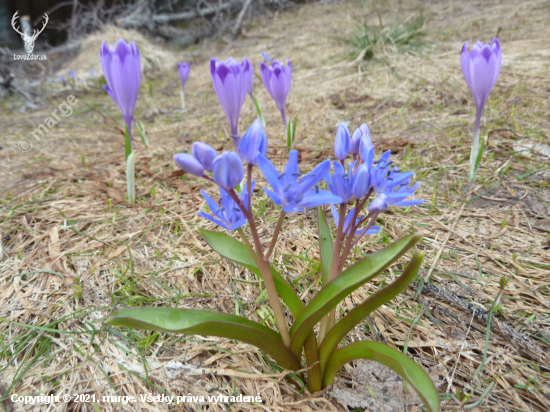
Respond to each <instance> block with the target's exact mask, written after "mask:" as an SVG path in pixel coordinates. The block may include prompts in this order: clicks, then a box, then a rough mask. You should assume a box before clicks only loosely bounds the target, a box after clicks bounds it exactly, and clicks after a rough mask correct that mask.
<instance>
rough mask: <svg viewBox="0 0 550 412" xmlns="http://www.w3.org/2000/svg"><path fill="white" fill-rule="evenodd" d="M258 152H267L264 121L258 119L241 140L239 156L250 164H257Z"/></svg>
mask: <svg viewBox="0 0 550 412" xmlns="http://www.w3.org/2000/svg"><path fill="white" fill-rule="evenodd" d="M258 153H261V154H263V155H264V156H265V154H266V153H267V135H266V134H265V130H264V128H263V126H262V122H260V121H259V120H258V119H256V120H255V121H254V123H252V126H250V127H249V128H248V130H247V131H246V132H245V134H244V135H243V137H242V138H241V141H240V142H239V156H240V157H241V159H242V160H244V161H245V162H246V163H248V164H249V165H255V164H256V163H257V160H256V157H257V154H258Z"/></svg>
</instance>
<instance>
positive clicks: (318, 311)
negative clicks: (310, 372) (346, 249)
mask: <svg viewBox="0 0 550 412" xmlns="http://www.w3.org/2000/svg"><path fill="white" fill-rule="evenodd" d="M420 238H421V236H420V235H414V234H413V235H410V236H407V237H405V238H403V239H401V240H398V241H397V242H395V243H393V244H391V245H389V246H388V247H386V248H384V249H382V250H379V251H378V252H375V253H372V254H370V255H368V256H366V257H364V258H363V259H361V260H360V261H359V262H357V263H356V264H355V265H353V266H351V267H350V268H348V269H346V270H345V271H344V272H342V273H341V274H340V275H339V276H337V277H336V278H334V279H333V280H331V281H330V282H329V283H327V284H326V285H325V286H324V287H323V288H322V289H321V291H320V292H319V293H318V294H317V295H316V296H315V297H314V298H313V300H312V301H311V302H310V303H309V304H308V305H307V306H306V308H305V309H304V310H303V311H302V313H301V314H300V316H299V317H298V319H296V322H294V325H293V326H292V329H291V330H290V336H291V340H290V349H291V350H292V353H294V354H295V355H296V356H299V354H300V352H301V349H302V346H303V344H304V341H305V340H306V337H307V335H308V334H309V333H310V332H311V330H313V327H314V326H315V325H316V324H317V322H319V321H320V320H321V318H322V317H323V316H325V315H326V314H327V313H329V312H330V310H331V309H332V308H334V307H335V306H336V305H337V304H338V303H339V302H340V301H341V300H343V299H344V298H345V297H346V296H348V295H349V294H350V293H351V292H353V291H354V290H355V289H357V288H358V287H360V286H361V285H363V284H365V283H366V282H368V281H369V280H371V279H372V278H374V277H375V276H376V275H378V274H380V273H381V272H382V271H384V270H385V269H386V268H388V267H389V266H390V265H391V264H392V263H393V262H395V261H396V260H397V259H399V257H401V256H402V255H403V254H404V253H405V252H407V250H409V249H410V248H411V247H413V245H414V244H415V243H416V242H418V241H419V240H420Z"/></svg>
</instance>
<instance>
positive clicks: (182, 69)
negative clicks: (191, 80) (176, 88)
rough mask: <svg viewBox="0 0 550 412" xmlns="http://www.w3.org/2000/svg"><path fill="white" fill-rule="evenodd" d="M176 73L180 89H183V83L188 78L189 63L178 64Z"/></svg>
mask: <svg viewBox="0 0 550 412" xmlns="http://www.w3.org/2000/svg"><path fill="white" fill-rule="evenodd" d="M178 73H179V75H180V79H181V87H182V88H184V87H185V82H186V81H187V78H188V77H189V63H185V62H181V63H178Z"/></svg>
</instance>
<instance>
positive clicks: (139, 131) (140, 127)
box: [135, 120, 149, 146]
mask: <svg viewBox="0 0 550 412" xmlns="http://www.w3.org/2000/svg"><path fill="white" fill-rule="evenodd" d="M135 122H136V127H137V129H138V133H139V135H140V136H141V141H142V142H143V144H144V145H145V146H149V140H148V139H147V136H145V130H143V126H142V124H141V123H140V122H138V121H137V120H136V121H135Z"/></svg>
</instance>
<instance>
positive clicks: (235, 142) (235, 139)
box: [231, 133, 241, 153]
mask: <svg viewBox="0 0 550 412" xmlns="http://www.w3.org/2000/svg"><path fill="white" fill-rule="evenodd" d="M231 138H232V139H233V147H234V148H235V153H238V152H239V140H241V136H239V135H238V134H237V133H233V134H232V135H231Z"/></svg>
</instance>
